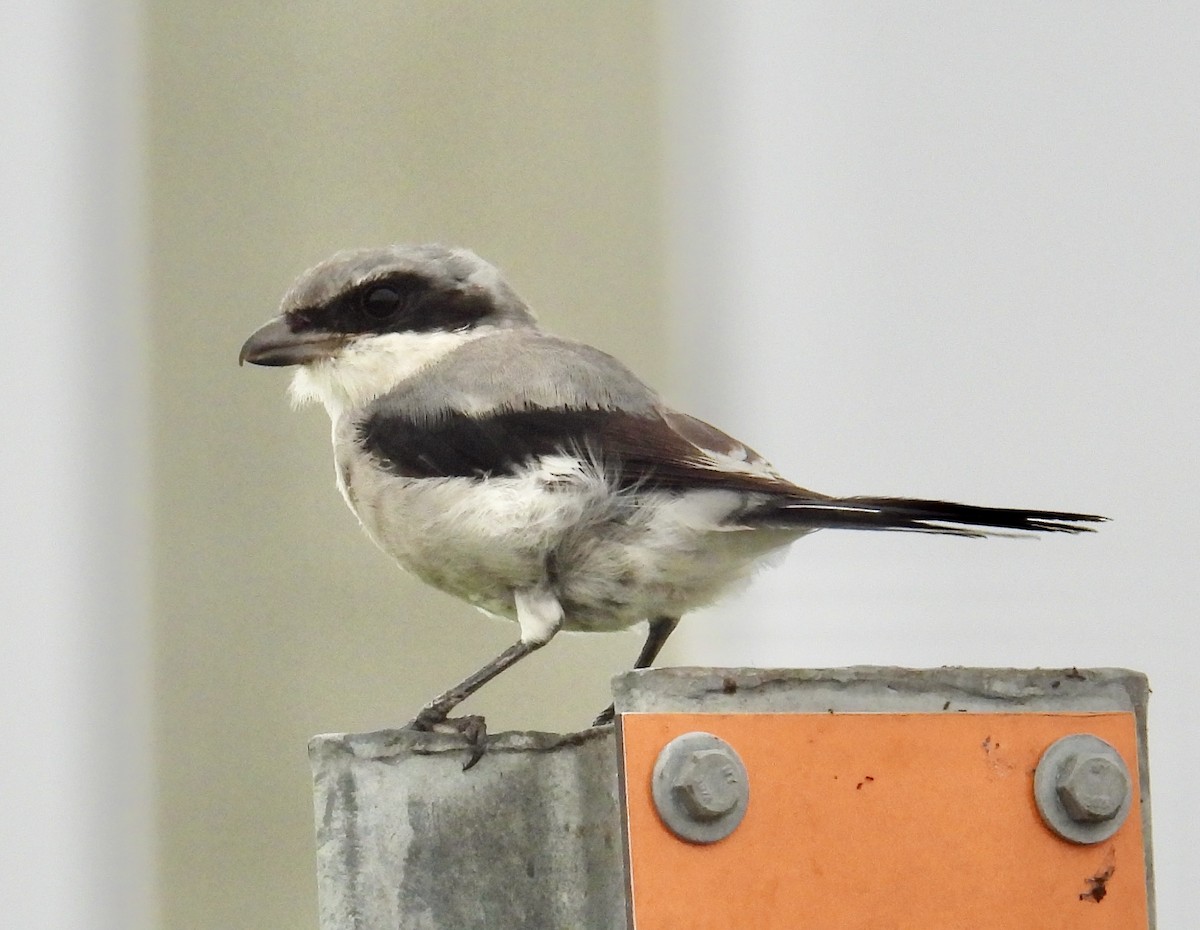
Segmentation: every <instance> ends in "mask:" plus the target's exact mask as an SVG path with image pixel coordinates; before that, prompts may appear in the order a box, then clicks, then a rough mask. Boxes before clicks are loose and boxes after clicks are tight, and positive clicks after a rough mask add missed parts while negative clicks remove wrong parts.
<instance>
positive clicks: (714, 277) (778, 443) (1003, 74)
mask: <svg viewBox="0 0 1200 930" xmlns="http://www.w3.org/2000/svg"><path fill="white" fill-rule="evenodd" d="M662 22H663V34H664V37H665V46H666V54H665V64H664V75H665V86H666V97H665V100H666V106H665V113H666V140H667V144H666V147H667V152H668V166H667V167H668V170H667V172H666V175H667V177H668V179H669V181H668V183H669V185H670V189H669V191H668V195H669V196H668V204H669V208H668V214H669V216H668V229H669V238H670V246H669V249H668V254H669V256H670V276H671V280H670V285H669V288H668V291H669V293H671V294H672V295H673V296H674V306H673V308H672V313H673V317H674V331H675V334H676V337H677V340H678V345H679V347H680V356H679V359H680V360H679V370H680V374H681V382H682V383H683V384H684V385H685V394H686V397H687V403H688V405H689V407H690V408H692V409H693V410H694V412H696V413H698V414H699V415H701V416H703V417H705V418H707V419H710V420H712V421H713V422H715V423H716V424H717V425H719V426H722V427H723V428H725V429H727V430H729V431H730V432H732V433H734V434H735V435H737V436H738V437H739V438H741V439H744V440H746V441H748V442H750V443H751V444H752V445H754V446H756V447H757V448H758V449H759V450H760V451H761V452H763V453H764V454H765V455H767V456H768V457H769V458H770V459H772V461H773V462H774V463H775V465H776V466H778V467H779V468H780V469H781V470H782V471H783V472H784V473H785V474H786V475H788V476H789V477H791V478H793V479H794V480H796V481H798V482H799V483H801V484H805V485H808V486H810V487H813V488H814V489H816V490H820V491H825V492H828V493H839V494H855V493H869V494H899V495H910V496H925V497H943V498H947V499H956V500H965V501H968V502H973V503H981V504H998V505H1010V506H1031V507H1048V508H1060V509H1067V510H1082V511H1088V512H1100V513H1104V514H1107V515H1108V516H1110V517H1112V518H1113V522H1112V523H1110V524H1107V525H1105V526H1104V527H1103V528H1102V530H1101V531H1100V532H1099V533H1098V534H1097V535H1095V536H1094V537H1086V538H1049V539H1044V540H1041V541H1039V542H1024V541H1022V542H1017V541H1010V540H989V541H985V542H980V541H972V540H960V539H944V538H926V537H912V536H902V535H896V536H887V537H884V536H881V535H880V534H853V533H842V534H836V533H826V534H818V536H817V537H814V538H810V539H805V540H802V541H801V542H800V543H798V544H797V545H796V546H795V547H794V549H793V551H792V552H791V553H790V554H789V555H788V557H787V558H786V560H785V561H784V562H783V564H782V565H780V566H777V567H775V568H773V569H771V570H770V571H767V572H764V573H763V574H762V575H761V576H760V577H759V578H758V579H757V580H756V581H755V583H754V584H753V585H752V586H751V587H750V588H749V589H748V590H747V591H746V592H744V593H743V594H741V595H739V596H737V597H735V598H732V599H730V600H729V601H728V602H726V603H725V604H722V605H720V606H718V607H717V608H714V609H712V610H709V611H706V612H704V613H703V614H701V615H698V616H696V617H694V618H692V620H691V621H690V622H688V623H685V624H684V626H683V627H682V628H681V633H680V634H679V635H680V637H681V640H682V642H681V644H680V645H681V646H682V649H681V650H680V651H677V652H676V656H677V657H680V652H682V653H686V656H684V657H683V658H684V660H685V661H690V662H694V663H696V664H704V665H722V664H726V665H737V664H743V663H744V664H756V665H797V666H822V665H846V664H856V663H870V664H895V665H911V666H936V665H943V664H962V665H985V666H986V665H998V666H1004V665H1014V666H1061V665H1079V666H1103V665H1119V666H1128V667H1133V668H1137V669H1140V670H1143V671H1145V672H1146V673H1148V674H1149V675H1150V678H1151V684H1152V686H1153V688H1154V696H1153V699H1152V705H1151V767H1152V773H1153V789H1154V814H1155V824H1154V828H1155V841H1156V849H1157V855H1156V868H1157V869H1158V899H1159V913H1160V922H1159V925H1160V926H1163V927H1172V926H1185V925H1188V924H1189V918H1188V916H1186V915H1188V914H1190V913H1192V910H1193V909H1192V908H1190V907H1189V906H1188V905H1187V902H1186V896H1187V893H1188V890H1189V889H1188V885H1189V883H1190V880H1191V878H1190V876H1191V875H1192V874H1194V873H1195V871H1196V870H1197V867H1198V866H1200V860H1198V858H1197V855H1196V851H1195V850H1196V848H1197V847H1196V844H1195V842H1194V830H1195V829H1197V828H1200V818H1198V817H1197V811H1198V808H1200V805H1198V804H1197V798H1196V793H1195V786H1194V778H1190V777H1189V776H1188V773H1189V772H1193V773H1194V772H1196V771H1200V752H1198V750H1197V741H1196V737H1195V731H1196V713H1197V709H1198V706H1197V700H1196V697H1195V688H1194V684H1193V679H1194V669H1193V663H1194V662H1195V657H1196V656H1197V654H1198V653H1200V648H1198V647H1200V637H1198V635H1197V632H1196V627H1197V622H1196V621H1197V617H1196V604H1197V602H1198V601H1200V570H1198V568H1197V566H1200V547H1198V544H1197V542H1196V536H1195V532H1194V527H1195V525H1196V522H1197V518H1198V517H1200V505H1198V503H1197V495H1196V494H1195V493H1193V492H1192V491H1191V490H1190V488H1191V485H1192V484H1193V483H1194V481H1195V476H1196V475H1197V473H1198V471H1200V469H1198V467H1197V466H1200V400H1198V399H1200V364H1198V363H1197V361H1196V356H1197V348H1198V346H1200V315H1198V314H1197V312H1196V308H1197V303H1198V299H1200V221H1198V220H1197V217H1198V216H1200V184H1198V178H1200V175H1198V169H1197V167H1196V166H1197V163H1198V162H1197V153H1200V90H1198V89H1200V55H1197V54H1196V49H1197V47H1198V42H1200V13H1198V11H1197V8H1196V7H1195V6H1194V5H1187V4H1180V3H1161V4H1154V5H1152V6H1144V5H1137V4H1128V5H1121V4H1115V5H1114V4H1106V5H1099V6H1098V5H1096V4H1090V3H1082V2H1062V3H1052V4H1046V3H1010V4H1003V5H999V6H997V5H988V4H960V3H937V2H933V3H903V4H894V3H836V4H835V3H812V2H752V3H737V4H734V3H725V2H668V3H667V4H665V5H664V14H663V20H662Z"/></svg>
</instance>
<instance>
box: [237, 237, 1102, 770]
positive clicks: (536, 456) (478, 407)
mask: <svg viewBox="0 0 1200 930" xmlns="http://www.w3.org/2000/svg"><path fill="white" fill-rule="evenodd" d="M239 361H240V362H252V363H254V364H256V365H290V366H295V367H296V369H297V370H296V374H295V377H294V378H293V380H292V384H291V396H292V399H293V400H294V401H295V402H296V403H297V404H304V403H308V402H311V401H320V402H321V403H322V404H324V406H325V409H326V410H327V411H328V412H329V417H330V419H331V420H332V421H333V449H334V461H335V465H336V473H337V485H338V488H339V489H340V491H341V493H342V496H343V497H344V498H345V499H346V503H347V504H348V505H349V506H350V509H351V510H352V511H354V514H355V515H356V516H357V517H358V519H359V522H361V523H362V525H363V527H364V528H365V529H366V531H367V533H368V534H369V535H370V537H371V538H372V539H373V540H374V541H375V542H376V543H377V544H378V545H379V547H380V548H381V549H383V551H384V552H386V553H387V554H388V555H390V556H391V557H392V558H394V559H395V560H396V561H397V562H399V563H400V565H401V566H402V567H403V568H405V569H407V570H408V571H410V572H412V573H413V574H415V575H416V576H417V577H419V578H421V579H423V580H424V581H426V582H428V583H429V584H431V585H433V586H434V587H437V588H441V589H442V590H443V591H447V592H449V593H451V594H454V595H457V596H458V597H461V598H463V599H464V600H466V601H468V602H469V603H471V604H473V605H474V606H476V607H478V608H479V609H481V610H483V611H484V612H486V613H489V614H493V615H495V616H499V617H504V618H508V619H510V620H515V621H516V622H517V624H518V626H519V627H520V638H519V640H518V641H517V642H516V643H514V644H513V645H512V646H509V647H508V648H507V649H505V650H504V651H503V652H502V653H501V654H500V655H499V656H497V657H496V658H495V659H493V660H492V661H491V662H489V663H487V664H486V665H484V666H483V668H481V669H480V670H479V671H477V672H476V673H475V674H473V675H471V676H470V677H469V678H467V679H466V680H465V681H463V682H462V683H460V684H458V685H455V686H454V687H453V688H451V689H450V690H448V691H446V692H445V693H444V694H442V695H439V696H438V697H437V698H435V699H434V700H432V701H430V702H429V703H428V704H426V705H425V706H424V707H423V708H422V709H421V710H420V712H419V713H418V714H417V716H416V718H415V719H414V720H413V721H411V723H410V724H409V726H411V727H415V728H417V729H430V728H432V727H434V726H435V725H438V724H441V723H443V722H449V723H452V724H454V723H456V721H447V716H448V714H449V712H450V711H451V710H452V709H453V708H454V707H455V706H456V705H458V704H459V703H460V702H462V701H463V700H464V699H465V698H467V697H468V696H469V695H471V694H473V693H474V692H475V691H476V690H477V689H478V688H479V687H481V686H482V685H484V684H485V683H487V682H488V681H490V680H491V679H492V678H494V677H495V676H496V675H498V674H499V673H500V672H502V671H504V670H505V669H507V668H508V667H509V666H511V665H513V664H514V663H515V662H517V661H518V660H519V659H521V658H523V657H524V656H526V655H528V654H529V653H530V652H532V651H533V650H535V649H537V648H538V647H540V646H543V645H545V643H547V642H548V641H549V640H550V638H551V637H552V636H554V634H555V633H557V632H558V631H559V630H586V631H597V632H605V631H610V630H620V629H625V628H627V627H630V626H632V625H634V624H636V623H639V622H641V621H643V620H646V621H648V622H649V634H648V636H647V638H646V641H645V645H644V646H643V647H642V650H641V653H640V655H639V656H638V657H637V661H636V662H635V663H634V667H635V668H645V667H647V666H649V665H650V664H651V663H652V662H653V661H654V658H655V656H657V655H658V652H659V650H660V649H661V648H662V646H663V643H664V642H665V641H666V639H667V637H668V636H669V635H670V634H671V631H672V630H674V629H675V626H676V624H677V623H678V622H679V618H680V616H681V615H682V614H684V613H685V612H686V611H689V610H692V609H694V608H697V607H701V606H704V605H705V604H708V603H710V602H712V601H713V600H714V599H716V598H717V597H719V596H720V595H721V593H722V592H723V591H725V590H726V589H727V588H729V587H730V586H731V585H733V584H735V583H736V582H737V581H739V580H740V579H743V578H745V577H746V576H747V575H749V574H750V573H751V571H752V570H753V568H754V566H755V564H756V563H757V562H758V561H759V560H760V559H761V558H762V557H763V556H764V555H766V554H767V553H769V552H771V551H772V550H775V549H779V548H780V547H782V546H786V545H787V544H789V543H791V542H792V541H793V540H795V539H797V538H799V537H801V536H804V535H805V534H807V533H811V532H812V531H813V530H818V529H824V528H837V529H867V530H900V531H907V532H918V533H949V534H953V535H957V536H986V535H989V534H990V532H1005V531H1008V532H1011V531H1014V530H1016V531H1030V532H1053V533H1078V532H1083V531H1087V530H1089V529H1090V528H1089V527H1087V526H1085V525H1084V524H1087V523H1094V522H1098V521H1101V520H1102V519H1103V518H1102V517H1098V516H1094V515H1089V514H1078V513H1059V512H1055V511H1044V510H1014V509H1008V508H997V507H977V506H972V505H969V504H954V503H947V502H945V501H933V500H914V499H909V498H899V497H828V496H826V495H824V494H818V493H816V492H814V491H808V490H805V489H804V488H801V487H798V486H797V485H794V484H792V483H791V482H790V481H787V480H786V479H785V478H783V477H782V476H781V475H780V474H779V473H778V472H776V471H775V469H774V468H772V467H771V465H770V464H769V463H768V462H767V461H766V460H765V459H763V458H762V457H761V456H760V455H759V454H758V453H757V452H755V451H754V450H753V449H751V448H749V447H748V446H745V445H743V444H742V443H740V442H738V441H737V440H735V439H732V438H731V437H729V436H727V435H725V434H724V433H722V432H720V431H719V430H717V429H715V428H714V427H712V426H709V425H708V424H707V423H704V422H702V421H700V420H697V419H695V418H693V417H690V416H688V415H687V414H683V413H679V412H677V411H675V410H672V409H671V408H669V407H667V406H665V405H664V404H663V402H662V401H661V400H660V399H659V397H658V395H657V394H656V393H655V392H654V391H653V390H651V389H650V388H649V387H647V386H646V385H645V384H643V383H642V382H641V381H640V380H639V379H638V378H637V377H636V376H635V375H634V374H633V373H632V372H630V371H629V369H627V368H626V367H625V366H624V365H622V364H621V363H620V362H619V361H617V360H616V359H614V358H612V357H611V356H609V355H606V354H605V353H603V352H600V351H599V350H597V349H594V348H592V347H591V346H588V345H583V344H582V343H578V342H572V341H570V340H567V339H560V338H558V337H557V336H551V335H549V334H547V333H544V332H542V331H541V330H540V329H539V328H538V326H537V323H536V321H535V319H534V316H533V314H532V313H531V312H530V310H529V308H528V307H527V306H526V304H525V303H524V301H522V300H521V298H520V297H518V296H517V295H516V293H515V292H514V291H513V290H512V289H511V288H510V287H509V286H508V284H507V283H506V282H505V281H504V279H503V278H502V277H501V276H500V274H499V272H497V270H496V269H495V268H494V267H492V266H491V265H489V264H488V263H487V262H485V261H483V260H482V259H480V258H479V257H478V256H477V255H475V254H474V253H472V252H469V251H467V250H466V249H457V248H444V247H441V246H437V245H418V246H391V247H385V248H373V249H360V250H353V251H346V252H340V253H338V254H337V255H334V256H333V257H332V258H330V259H328V260H327V261H324V262H322V263H321V264H319V265H317V266H316V267H314V268H312V269H311V270H309V271H307V272H305V273H304V274H303V275H301V276H300V278H299V279H298V280H297V281H296V283H295V284H294V285H293V286H292V288H291V290H289V291H288V293H287V294H286V295H285V296H284V298H283V302H282V306H281V309H280V314H279V315H278V316H277V317H275V318H274V319H273V320H271V321H270V322H268V323H266V324H265V325H264V326H262V327H261V328H260V329H259V330H258V331H256V332H255V333H254V334H253V335H252V336H251V337H250V338H249V339H247V340H246V343H245V345H243V346H242V351H241V355H240V358H239ZM611 715H612V709H611V708H609V709H608V710H606V711H605V712H604V713H602V714H601V715H600V717H599V718H597V721H596V722H597V724H599V723H604V722H607V721H608V720H609V719H611ZM461 719H462V721H463V723H462V724H461V725H460V728H461V729H464V731H468V732H469V734H470V735H472V736H474V738H475V740H476V744H477V746H478V745H479V743H478V741H479V740H480V739H481V737H482V732H483V731H482V720H480V719H479V718H477V717H474V718H461ZM478 752H479V749H478V748H477V749H476V754H475V755H473V757H472V762H473V761H474V759H476V758H478ZM469 764H470V763H469Z"/></svg>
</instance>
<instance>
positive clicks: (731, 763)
mask: <svg viewBox="0 0 1200 930" xmlns="http://www.w3.org/2000/svg"><path fill="white" fill-rule="evenodd" d="M742 787H743V786H742V782H741V778H740V773H739V771H738V763H737V760H736V759H735V758H734V757H733V756H732V755H731V754H730V753H729V752H727V751H726V750H724V749H700V750H696V751H693V752H690V753H688V755H687V757H686V758H685V760H684V762H683V765H682V766H681V767H680V769H679V774H678V775H676V776H675V780H674V782H673V783H672V785H671V793H672V794H674V796H675V797H676V799H678V801H679V802H680V803H681V804H682V805H683V807H684V809H686V810H687V812H688V813H689V814H691V816H692V817H694V818H695V819H696V820H705V821H707V820H716V819H717V818H718V817H722V816H724V815H725V814H728V813H729V812H730V811H731V810H733V808H734V807H735V806H736V805H737V802H738V798H739V797H740V796H741V789H742Z"/></svg>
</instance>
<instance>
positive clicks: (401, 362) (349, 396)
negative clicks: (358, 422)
mask: <svg viewBox="0 0 1200 930" xmlns="http://www.w3.org/2000/svg"><path fill="white" fill-rule="evenodd" d="M493 331H494V329H493V328H492V327H490V326H480V327H476V328H475V329H469V330H461V331H458V332H436V333H384V334H383V335H370V336H363V337H359V338H358V339H355V340H353V341H352V342H350V343H348V344H347V345H346V346H345V347H344V348H342V350H341V351H340V352H339V353H338V354H337V355H336V356H335V357H334V358H328V359H322V360H321V361H318V362H311V363H309V364H307V365H301V366H300V368H299V369H298V370H297V371H296V375H295V377H293V378H292V384H291V387H290V388H289V389H288V394H289V395H290V397H291V399H292V403H293V404H294V405H295V406H297V407H303V406H304V405H306V404H311V403H315V402H320V403H321V404H324V406H325V410H326V411H327V412H328V413H329V419H331V420H332V421H333V422H334V423H336V422H337V420H338V418H339V417H340V416H341V415H342V414H343V413H345V412H346V411H347V410H352V409H354V408H356V407H360V406H362V405H363V404H367V403H370V402H371V401H372V400H374V399H375V398H376V397H379V396H381V395H383V394H386V393H387V392H388V391H390V390H391V389H392V388H394V387H396V386H397V385H398V384H400V383H401V382H403V381H406V380H407V379H409V378H411V377H412V376H413V375H415V374H417V372H419V371H421V370H422V369H424V368H427V367H428V366H430V365H432V364H433V363H434V362H436V361H438V360H440V359H442V358H445V357H446V356H447V355H449V354H450V353H451V352H453V351H454V350H455V349H457V348H459V347H460V346H463V345H465V344H466V343H468V342H472V341H474V340H475V339H479V338H481V337H482V336H486V335H487V334H488V333H490V332H493Z"/></svg>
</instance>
